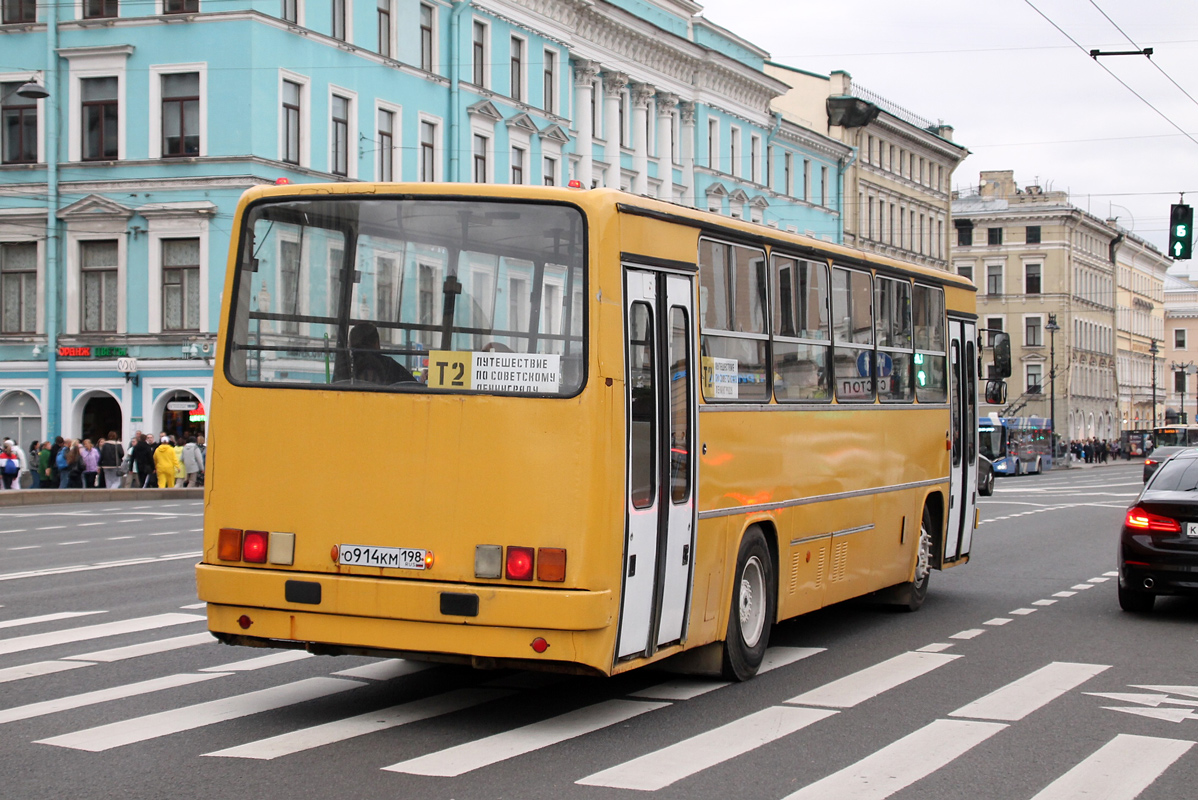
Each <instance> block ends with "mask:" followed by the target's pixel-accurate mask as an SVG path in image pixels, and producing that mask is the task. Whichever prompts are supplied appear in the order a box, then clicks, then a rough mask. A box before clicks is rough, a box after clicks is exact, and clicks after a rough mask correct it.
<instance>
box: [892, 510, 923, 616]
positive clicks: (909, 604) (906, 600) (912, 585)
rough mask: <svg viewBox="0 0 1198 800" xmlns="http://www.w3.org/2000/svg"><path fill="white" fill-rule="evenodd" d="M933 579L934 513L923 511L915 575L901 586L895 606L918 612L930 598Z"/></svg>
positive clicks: (896, 595) (916, 551)
mask: <svg viewBox="0 0 1198 800" xmlns="http://www.w3.org/2000/svg"><path fill="white" fill-rule="evenodd" d="M931 578H932V512H931V511H930V510H929V509H928V507H927V506H924V509H923V520H922V521H921V522H920V524H919V544H918V545H916V550H915V574H914V576H912V580H911V581H910V582H908V583H904V584H900V585H899V586H898V587H896V588H898V590H899V591H898V592H897V594H895V595H892V597H894V598H895V599H894V604H895V605H896V606H897V607H898V608H900V609H902V610H904V611H918V610H919V609H920V607H921V606H923V601H924V599H925V598H926V597H927V596H928V582H929V581H930V580H931Z"/></svg>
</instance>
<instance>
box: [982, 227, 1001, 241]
mask: <svg viewBox="0 0 1198 800" xmlns="http://www.w3.org/2000/svg"><path fill="white" fill-rule="evenodd" d="M986 244H1002V228H987V229H986Z"/></svg>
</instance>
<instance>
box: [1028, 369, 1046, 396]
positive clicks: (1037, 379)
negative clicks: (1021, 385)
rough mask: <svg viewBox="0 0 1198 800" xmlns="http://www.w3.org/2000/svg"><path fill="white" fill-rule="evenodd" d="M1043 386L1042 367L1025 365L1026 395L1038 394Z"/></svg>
mask: <svg viewBox="0 0 1198 800" xmlns="http://www.w3.org/2000/svg"><path fill="white" fill-rule="evenodd" d="M1043 385H1044V365H1042V364H1028V365H1027V392H1028V394H1040V389H1041V387H1042V386H1043Z"/></svg>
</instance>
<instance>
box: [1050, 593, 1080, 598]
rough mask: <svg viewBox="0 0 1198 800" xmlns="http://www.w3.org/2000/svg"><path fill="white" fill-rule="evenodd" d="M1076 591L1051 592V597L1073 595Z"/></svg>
mask: <svg viewBox="0 0 1198 800" xmlns="http://www.w3.org/2000/svg"><path fill="white" fill-rule="evenodd" d="M1075 594H1077V592H1053V595H1052V596H1053V597H1073V595H1075Z"/></svg>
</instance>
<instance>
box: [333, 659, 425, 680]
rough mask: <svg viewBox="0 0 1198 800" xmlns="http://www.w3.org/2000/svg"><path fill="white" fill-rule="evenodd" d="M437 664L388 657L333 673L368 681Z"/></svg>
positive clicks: (413, 671)
mask: <svg viewBox="0 0 1198 800" xmlns="http://www.w3.org/2000/svg"><path fill="white" fill-rule="evenodd" d="M435 666H438V665H437V664H432V663H428V662H425V661H408V660H406V659H402V658H388V659H387V660H386V661H376V662H374V663H373V664H366V665H365V666H361V667H353V668H352V669H343V670H340V671H338V672H334V673H333V674H334V675H344V676H345V677H347V678H365V679H366V680H370V681H389V680H391V679H392V678H400V677H403V676H404V675H411V674H413V673H416V672H423V671H424V670H426V669H432V668H433V667H435Z"/></svg>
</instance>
